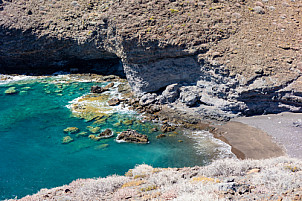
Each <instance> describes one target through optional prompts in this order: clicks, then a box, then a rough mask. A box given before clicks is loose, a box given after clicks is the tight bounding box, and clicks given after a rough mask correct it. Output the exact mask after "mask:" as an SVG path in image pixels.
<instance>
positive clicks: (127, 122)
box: [123, 119, 133, 126]
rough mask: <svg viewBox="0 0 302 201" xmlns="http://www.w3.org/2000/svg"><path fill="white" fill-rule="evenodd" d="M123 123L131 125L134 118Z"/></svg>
mask: <svg viewBox="0 0 302 201" xmlns="http://www.w3.org/2000/svg"><path fill="white" fill-rule="evenodd" d="M123 124H124V125H126V126H130V125H132V124H133V120H132V119H126V120H125V121H123Z"/></svg>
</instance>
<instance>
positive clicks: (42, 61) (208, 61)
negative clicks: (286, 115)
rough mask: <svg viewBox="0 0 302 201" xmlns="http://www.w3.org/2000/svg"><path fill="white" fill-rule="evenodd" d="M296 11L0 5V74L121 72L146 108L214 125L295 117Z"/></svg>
mask: <svg viewBox="0 0 302 201" xmlns="http://www.w3.org/2000/svg"><path fill="white" fill-rule="evenodd" d="M301 7H302V5H301V3H300V2H299V1H290V2H287V3H286V4H285V3H284V2H282V1H264V2H261V4H259V3H257V2H256V3H255V1H253V0H245V1H237V0H230V1H220V0H217V1H213V0H205V1H202V2H194V1H186V2H183V1H156V0H142V1H139V2H136V1H128V0H121V1H112V0H108V1H105V2H104V1H101V2H98V1H91V2H87V1H85V0H78V1H73V2H69V1H66V0H61V1H56V2H50V3H49V2H46V1H38V0H32V1H23V0H22V1H14V0H13V1H3V2H2V3H1V9H0V36H1V37H0V50H1V51H0V73H5V72H22V71H23V72H24V71H30V72H34V71H35V70H36V71H35V72H37V71H38V72H40V73H42V72H47V71H48V72H53V71H57V70H70V68H73V69H76V68H78V70H79V71H92V70H97V71H99V72H102V73H116V74H118V73H120V72H121V71H124V72H125V74H126V76H127V79H128V81H129V84H130V85H131V87H132V89H133V90H134V92H135V93H136V94H137V95H138V96H143V95H144V96H145V97H144V100H143V101H142V103H143V104H146V105H148V104H149V102H151V103H152V104H154V103H160V104H171V105H172V106H173V107H175V108H179V109H185V110H187V109H188V110H190V111H191V112H193V113H196V114H199V115H203V116H208V117H210V118H216V119H221V118H222V119H228V118H232V117H233V116H236V115H240V114H244V115H252V114H262V113H271V112H274V113H275V112H281V111H294V112H301V111H302V109H301V107H302V105H301V104H302V100H301V99H302V98H301V96H302V95H301V94H302V89H301V79H302V77H301V74H302V73H301V72H302V62H301V61H302V59H301V55H302V53H301V51H302V49H301V40H302V36H301V32H300V31H299V30H300V26H301V24H300V23H301V22H300V21H299V19H300V18H301ZM84 64H85V65H84ZM37 69H38V70H37ZM171 84H176V85H177V86H178V87H177V89H174V88H173V87H172V88H171V89H170V88H169V87H167V86H169V85H171ZM170 87H171V86H170ZM163 90H164V92H163V93H161V92H162V91H163ZM148 92H151V93H154V92H156V95H157V96H158V97H154V95H153V94H152V95H151V96H150V97H149V95H145V93H148ZM151 98H152V99H151ZM147 100H148V101H147ZM151 103H150V104H151Z"/></svg>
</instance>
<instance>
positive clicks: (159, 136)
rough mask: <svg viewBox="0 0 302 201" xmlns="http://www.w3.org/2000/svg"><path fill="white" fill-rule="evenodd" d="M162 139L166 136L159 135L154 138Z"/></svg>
mask: <svg viewBox="0 0 302 201" xmlns="http://www.w3.org/2000/svg"><path fill="white" fill-rule="evenodd" d="M163 137H166V135H165V134H159V135H157V136H156V139H159V138H163Z"/></svg>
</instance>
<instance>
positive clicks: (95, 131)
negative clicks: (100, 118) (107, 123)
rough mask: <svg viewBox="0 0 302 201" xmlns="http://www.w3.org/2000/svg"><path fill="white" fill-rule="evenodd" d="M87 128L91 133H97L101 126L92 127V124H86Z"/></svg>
mask: <svg viewBox="0 0 302 201" xmlns="http://www.w3.org/2000/svg"><path fill="white" fill-rule="evenodd" d="M87 129H88V130H89V131H90V132H91V133H94V134H96V133H99V132H100V130H101V128H100V127H92V126H87Z"/></svg>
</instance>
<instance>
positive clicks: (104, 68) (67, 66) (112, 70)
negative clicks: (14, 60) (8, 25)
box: [0, 57, 126, 78]
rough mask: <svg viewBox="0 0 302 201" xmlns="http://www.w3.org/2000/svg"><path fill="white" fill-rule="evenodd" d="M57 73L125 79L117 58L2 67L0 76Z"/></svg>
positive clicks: (67, 60)
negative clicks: (111, 76)
mask: <svg viewBox="0 0 302 201" xmlns="http://www.w3.org/2000/svg"><path fill="white" fill-rule="evenodd" d="M58 72H64V73H95V74H101V75H118V76H120V77H122V78H126V75H125V73H124V69H123V64H122V62H121V60H120V59H119V58H118V57H117V58H112V59H91V60H84V59H66V60H61V61H54V62H52V63H50V64H49V65H41V66H36V65H34V66H30V65H28V64H26V63H25V64H24V65H22V64H20V63H19V64H17V65H15V66H14V67H13V68H12V67H11V66H5V65H2V66H1V67H0V74H22V75H51V74H54V73H58Z"/></svg>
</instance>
